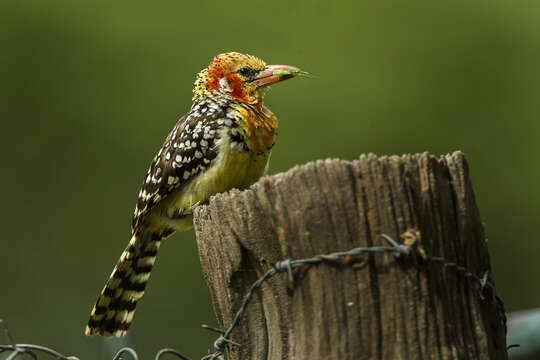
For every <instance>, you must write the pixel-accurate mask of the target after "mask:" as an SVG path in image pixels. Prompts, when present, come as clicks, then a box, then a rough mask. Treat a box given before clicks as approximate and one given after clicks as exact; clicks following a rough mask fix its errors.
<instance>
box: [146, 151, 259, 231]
mask: <svg viewBox="0 0 540 360" xmlns="http://www.w3.org/2000/svg"><path fill="white" fill-rule="evenodd" d="M269 156H270V153H269V152H268V153H267V154H254V153H252V152H236V151H232V150H229V151H227V152H220V154H219V155H218V156H217V157H216V159H215V160H214V161H213V162H212V164H211V166H210V167H209V168H207V169H206V170H204V171H203V172H201V173H199V174H198V175H196V176H195V178H193V179H191V180H190V181H189V183H187V184H186V186H183V187H182V188H180V189H179V190H178V191H177V192H175V193H173V194H171V195H169V197H168V198H166V199H164V200H163V201H162V204H160V206H159V209H156V210H158V211H157V212H156V213H154V214H153V215H154V216H153V217H154V219H155V220H158V221H157V222H159V223H162V224H164V225H167V226H169V227H172V228H173V229H174V230H178V231H181V230H187V229H190V228H191V227H192V226H193V216H192V209H193V208H194V207H195V206H197V205H199V204H202V203H204V202H206V201H207V200H208V199H209V198H210V197H211V196H212V195H214V194H217V193H220V192H225V191H227V190H230V189H233V188H236V189H245V188H247V187H249V186H250V185H251V184H253V183H254V182H256V181H257V180H258V179H259V178H260V177H261V176H262V175H264V172H265V170H266V167H267V164H268V159H269Z"/></svg>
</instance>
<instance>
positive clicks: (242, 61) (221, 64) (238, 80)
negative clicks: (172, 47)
mask: <svg viewBox="0 0 540 360" xmlns="http://www.w3.org/2000/svg"><path fill="white" fill-rule="evenodd" d="M299 73H300V69H298V68H295V67H294V66H288V65H266V63H265V62H264V61H262V60H261V59H259V58H256V57H255V56H251V55H244V54H240V53H237V52H228V53H224V54H220V55H218V56H216V57H215V58H214V60H213V61H212V62H211V63H210V65H208V67H207V68H206V69H204V70H202V71H201V72H200V73H199V74H198V75H197V80H196V81H195V87H194V89H193V94H194V95H193V100H194V101H196V100H200V99H203V98H205V97H208V96H221V97H226V98H229V99H231V100H234V101H240V102H244V103H248V104H257V103H260V102H262V98H263V95H264V89H265V88H266V87H267V86H269V85H272V84H275V83H277V82H280V81H283V80H287V79H290V78H293V77H295V76H296V75H298V74H299Z"/></svg>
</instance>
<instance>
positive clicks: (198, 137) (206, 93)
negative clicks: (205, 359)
mask: <svg viewBox="0 0 540 360" xmlns="http://www.w3.org/2000/svg"><path fill="white" fill-rule="evenodd" d="M299 73H300V70H299V69H297V68H295V67H292V66H287V65H266V64H265V63H264V61H262V60H260V59H258V58H256V57H254V56H250V55H244V54H239V53H236V52H229V53H224V54H221V55H218V56H216V57H215V58H214V60H213V61H212V62H211V63H210V65H209V66H208V67H207V68H206V69H204V70H202V71H201V72H200V73H199V74H198V76H197V80H196V81H195V87H194V90H193V93H194V96H193V105H192V106H191V109H190V110H189V112H188V113H187V114H186V115H184V116H183V117H182V118H180V120H179V121H178V123H177V124H176V126H175V127H174V128H173V129H172V131H171V133H170V134H169V136H167V138H166V139H165V143H164V144H163V147H162V148H161V149H160V150H159V152H158V153H157V155H156V156H155V157H154V159H153V161H152V164H151V165H150V169H149V170H148V173H147V175H146V178H145V179H144V182H143V185H142V188H141V191H140V192H139V198H138V199H137V205H136V207H135V215H134V217H133V223H132V237H131V240H130V241H129V244H128V245H127V247H126V249H125V250H124V252H123V253H122V256H120V260H118V263H117V264H116V266H115V267H114V270H113V272H112V274H111V276H110V277H109V280H108V281H107V283H106V284H105V287H104V288H103V291H102V292H101V294H100V295H99V298H98V299H97V302H96V304H95V306H94V308H93V310H92V313H91V315H90V320H89V321H88V324H87V325H86V335H98V334H99V335H103V336H122V335H124V334H125V333H126V332H127V330H128V328H129V326H130V324H131V322H132V320H133V315H134V313H135V306H136V304H137V301H138V300H139V299H140V298H141V297H142V296H143V294H144V289H145V287H146V284H147V282H148V278H149V277H150V271H151V270H152V266H153V265H154V262H155V260H156V256H157V252H158V249H159V246H160V244H161V241H162V240H163V239H165V238H167V237H168V236H170V235H171V234H173V233H174V232H175V231H180V230H186V229H189V228H191V227H192V226H193V224H192V223H193V215H192V213H193V209H194V207H195V206H197V205H198V204H201V203H204V202H206V201H207V200H208V198H209V197H210V196H212V195H213V194H216V193H219V192H223V191H227V190H229V189H232V188H237V189H244V188H246V187H248V186H249V185H251V184H252V183H254V182H255V181H257V179H259V178H260V177H261V176H262V175H263V174H264V172H265V170H266V168H267V166H268V159H269V157H270V151H271V150H272V146H273V145H274V141H275V138H276V134H277V119H276V117H275V116H274V114H272V112H270V110H268V109H267V108H266V107H264V106H263V96H264V91H265V89H266V87H267V86H269V85H272V84H275V83H277V82H279V81H282V80H286V79H290V78H292V77H295V76H296V75H298V74H299Z"/></svg>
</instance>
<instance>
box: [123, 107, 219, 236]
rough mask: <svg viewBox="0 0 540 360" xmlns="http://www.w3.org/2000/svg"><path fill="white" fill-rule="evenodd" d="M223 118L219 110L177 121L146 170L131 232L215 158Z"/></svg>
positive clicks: (195, 113)
mask: <svg viewBox="0 0 540 360" xmlns="http://www.w3.org/2000/svg"><path fill="white" fill-rule="evenodd" d="M224 116H225V114H224V112H223V111H214V112H212V113H209V112H207V113H201V112H200V111H196V112H194V111H191V112H189V113H188V114H186V115H185V116H183V117H182V118H181V119H180V120H178V123H177V124H176V126H175V127H174V129H173V130H172V131H171V133H170V134H169V136H168V137H167V139H166V140H165V143H164V144H163V147H162V148H161V150H159V152H158V153H157V155H156V156H155V157H154V159H153V161H152V164H151V165H150V168H149V169H148V173H147V175H146V178H145V180H144V182H143V185H142V187H141V191H140V192H139V198H138V199H137V205H136V207H135V214H134V217H133V222H132V231H133V232H135V230H136V229H137V228H138V227H139V226H140V224H141V223H142V221H143V219H144V217H145V215H146V214H148V212H149V211H150V210H151V209H152V208H153V207H154V206H156V204H158V203H159V202H160V201H161V200H163V198H165V197H166V196H167V195H169V194H170V193H172V192H173V191H175V190H176V189H178V188H180V187H181V186H183V185H185V184H186V183H187V182H188V181H189V180H190V179H191V178H193V177H194V176H195V175H196V174H198V173H200V172H202V171H204V169H206V168H207V167H208V166H209V165H210V163H211V162H212V160H213V159H214V158H215V157H216V156H217V152H216V141H217V137H218V131H217V130H218V128H219V127H220V126H221V124H222V123H223V120H221V119H223V118H224Z"/></svg>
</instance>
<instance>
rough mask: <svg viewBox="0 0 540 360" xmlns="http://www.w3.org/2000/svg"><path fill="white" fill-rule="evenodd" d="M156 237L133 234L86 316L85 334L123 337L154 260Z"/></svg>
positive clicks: (157, 244)
mask: <svg viewBox="0 0 540 360" xmlns="http://www.w3.org/2000/svg"><path fill="white" fill-rule="evenodd" d="M160 244H161V241H160V237H157V236H153V237H151V239H144V237H142V236H140V237H139V236H136V235H133V237H132V238H131V240H130V242H129V244H128V246H127V247H126V249H125V250H124V252H123V253H122V256H120V259H119V260H118V263H117V264H116V266H115V267H114V270H113V272H112V273H111V276H110V277H109V280H107V283H106V284H105V287H104V288H103V290H102V291H101V294H100V295H99V297H98V299H97V301H96V304H95V305H94V308H93V310H92V313H91V314H90V320H89V321H88V324H87V325H86V330H85V334H86V335H87V336H90V335H102V336H106V337H111V336H122V335H125V334H126V332H127V330H128V328H129V326H130V325H131V321H132V320H133V315H134V314H135V306H136V305H137V301H138V300H139V299H140V298H141V297H142V296H143V294H144V289H145V287H146V284H147V283H148V279H149V277H150V272H151V271H152V266H153V265H154V262H155V261H156V256H157V252H158V249H159V245H160Z"/></svg>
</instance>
